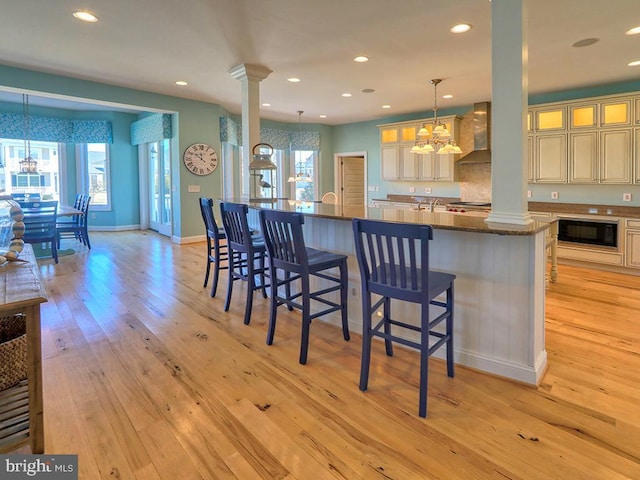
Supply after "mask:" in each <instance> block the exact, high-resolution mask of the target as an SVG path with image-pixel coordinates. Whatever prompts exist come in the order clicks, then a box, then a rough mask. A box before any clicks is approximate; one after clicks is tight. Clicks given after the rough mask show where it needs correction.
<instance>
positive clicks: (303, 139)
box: [291, 132, 320, 151]
mask: <svg viewBox="0 0 640 480" xmlns="http://www.w3.org/2000/svg"><path fill="white" fill-rule="evenodd" d="M291 150H315V151H320V132H291Z"/></svg>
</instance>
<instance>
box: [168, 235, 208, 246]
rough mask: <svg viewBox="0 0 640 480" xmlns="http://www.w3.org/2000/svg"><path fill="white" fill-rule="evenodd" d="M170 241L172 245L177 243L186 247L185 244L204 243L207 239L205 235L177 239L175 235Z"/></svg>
mask: <svg viewBox="0 0 640 480" xmlns="http://www.w3.org/2000/svg"><path fill="white" fill-rule="evenodd" d="M171 241H172V242H173V243H177V244H178V245H186V244H187V243H200V242H206V241H207V237H206V235H195V236H193V237H178V236H177V235H174V236H173V237H171Z"/></svg>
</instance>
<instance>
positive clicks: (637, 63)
mask: <svg viewBox="0 0 640 480" xmlns="http://www.w3.org/2000/svg"><path fill="white" fill-rule="evenodd" d="M627 65H629V66H630V67H637V66H640V60H636V61H635V62H631V63H628V64H627Z"/></svg>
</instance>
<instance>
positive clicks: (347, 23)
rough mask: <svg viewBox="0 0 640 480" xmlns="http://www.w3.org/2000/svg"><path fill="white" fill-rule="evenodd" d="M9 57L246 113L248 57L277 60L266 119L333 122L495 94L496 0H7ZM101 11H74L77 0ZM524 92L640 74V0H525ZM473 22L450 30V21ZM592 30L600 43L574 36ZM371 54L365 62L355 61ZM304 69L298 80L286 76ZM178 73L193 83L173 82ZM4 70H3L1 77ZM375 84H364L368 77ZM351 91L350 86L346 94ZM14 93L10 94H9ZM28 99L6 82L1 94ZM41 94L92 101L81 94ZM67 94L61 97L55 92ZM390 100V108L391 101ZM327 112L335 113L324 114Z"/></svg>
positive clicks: (2, 37)
mask: <svg viewBox="0 0 640 480" xmlns="http://www.w3.org/2000/svg"><path fill="white" fill-rule="evenodd" d="M2 3H3V5H2V19H3V21H2V28H0V64H4V65H9V66H15V67H21V68H26V69H30V70H36V71H42V72H49V73H55V74H60V75H65V76H70V77H75V78H80V79H86V80H92V81H97V82H102V83H107V84H111V85H118V86H123V87H130V88H135V89H140V90H147V91H151V92H156V93H162V94H166V95H173V96H178V97H185V98H190V99H195V100H201V101H205V102H211V103H217V104H220V105H222V106H223V107H224V108H225V109H227V110H228V111H230V112H233V113H240V112H241V107H240V103H241V91H240V82H239V81H238V80H235V79H234V78H233V77H232V76H231V75H230V74H229V73H228V72H229V69H231V68H232V67H234V66H236V65H238V64H241V63H251V64H259V65H264V66H266V67H268V68H269V69H271V70H272V71H273V73H271V74H270V75H269V77H268V78H266V79H265V80H263V81H262V82H261V84H260V98H261V102H269V103H271V104H272V106H271V107H268V108H265V107H263V108H262V111H261V116H262V117H263V118H268V119H273V120H280V121H285V122H294V121H297V120H298V115H297V113H296V112H297V110H303V111H304V115H303V116H302V121H303V122H310V123H325V124H330V125H335V124H343V123H350V122H356V121H363V120H372V119H378V118H384V117H388V116H391V115H396V114H404V113H410V112H423V111H427V110H430V109H431V108H432V107H433V97H434V92H433V87H432V86H431V85H430V84H429V80H430V79H432V78H442V79H443V82H442V83H441V84H440V86H439V87H438V94H439V96H441V95H443V94H447V93H450V94H452V95H454V97H453V99H450V100H444V99H442V98H439V99H438V104H439V107H440V108H444V109H446V108H448V107H456V106H462V105H471V104H473V103H475V102H479V101H485V100H490V99H491V39H490V28H491V25H490V13H491V12H490V10H491V3H490V2H489V1H488V0H395V1H390V0H315V1H313V0H190V1H182V2H180V1H176V0H134V1H131V0H110V1H108V2H104V1H99V0H83V1H82V2H78V1H77V0H56V1H42V0H20V1H8V0H7V1H3V2H2ZM80 7H82V8H84V9H87V10H89V11H92V12H93V13H95V14H96V15H97V16H98V17H99V22H98V23H95V24H86V23H83V22H79V21H78V20H76V19H74V18H73V17H72V16H71V12H72V11H74V10H77V9H78V8H80ZM528 8H529V23H528V26H529V92H530V94H540V93H548V92H554V91H561V90H566V89H573V88H579V87H588V86H596V85H602V84H608V83H615V82H620V81H630V80H638V79H640V67H628V66H627V64H628V63H629V62H631V61H634V60H640V35H635V36H628V35H625V32H626V31H627V30H628V29H630V28H631V27H634V26H638V25H640V0H607V1H606V2H601V1H595V0H529V1H528ZM462 22H466V23H470V24H472V25H473V29H472V30H471V31H470V32H469V33H467V34H464V35H453V34H451V33H450V32H449V28H450V27H451V26H453V25H454V24H457V23H462ZM590 37H595V38H599V39H600V41H599V42H598V43H596V44H594V45H592V46H589V47H584V48H574V47H572V44H573V43H575V42H577V41H579V40H582V39H585V38H590ZM360 54H364V55H368V56H369V57H370V58H371V60H370V61H369V62H368V63H364V64H359V63H355V62H353V60H352V59H353V57H354V56H356V55H360ZM291 76H296V77H299V78H301V79H302V81H301V82H300V83H298V84H292V83H290V82H288V81H287V78H288V77H291ZM176 80H185V81H187V82H189V85H188V86H187V87H178V86H176V85H175V84H174V82H175V81H176ZM1 87H2V79H1V78H0V88H1ZM368 88H370V89H374V90H375V91H374V92H373V93H362V90H363V89H368ZM344 92H350V93H352V95H353V96H352V97H351V98H343V97H342V96H341V94H342V93H344ZM12 98H13V100H11V99H12ZM1 100H5V101H16V102H19V101H21V97H20V95H19V94H17V93H15V92H13V93H11V92H4V93H2V95H1V96H0V101H1ZM67 100H68V99H60V98H53V99H52V98H49V99H39V98H37V96H33V95H32V100H31V101H32V104H41V105H50V106H51V102H54V103H55V105H54V106H56V107H60V106H61V105H68V108H76V109H84V108H91V109H96V108H109V109H113V108H119V109H121V108H122V107H123V106H116V107H113V106H109V105H106V106H105V105H103V106H100V107H95V106H91V107H87V105H86V104H85V103H84V100H82V101H80V102H79V103H75V104H66V103H64V102H66V101H67ZM60 102H62V104H61V103H60ZM383 104H390V105H391V106H392V108H391V109H390V110H383V109H381V106H382V105H383ZM321 114H326V115H327V118H326V119H321V118H320V117H319V116H320V115H321Z"/></svg>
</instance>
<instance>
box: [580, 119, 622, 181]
mask: <svg viewBox="0 0 640 480" xmlns="http://www.w3.org/2000/svg"><path fill="white" fill-rule="evenodd" d="M631 155H632V151H631V131H630V130H629V129H621V130H600V131H590V132H587V131H580V132H571V133H569V183H607V184H625V183H631V171H632V168H631V167H632V164H631Z"/></svg>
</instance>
